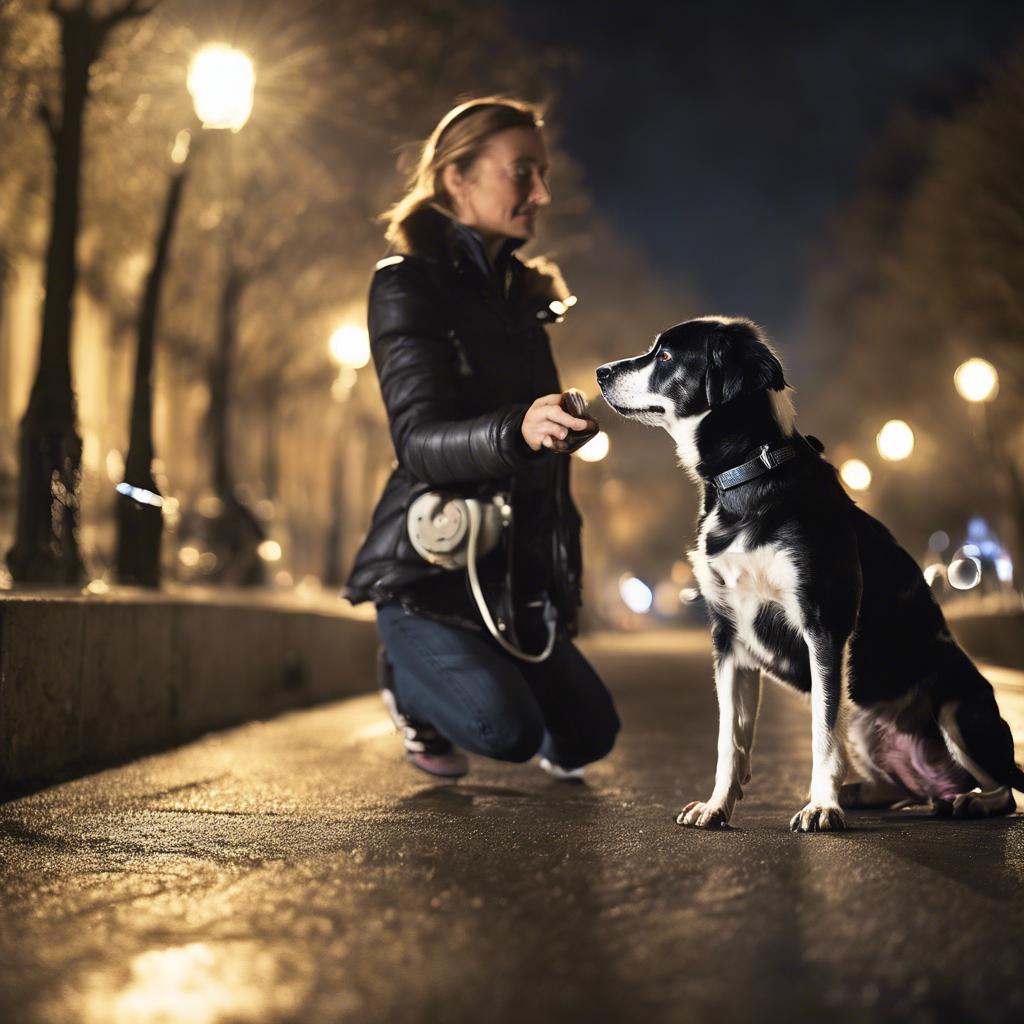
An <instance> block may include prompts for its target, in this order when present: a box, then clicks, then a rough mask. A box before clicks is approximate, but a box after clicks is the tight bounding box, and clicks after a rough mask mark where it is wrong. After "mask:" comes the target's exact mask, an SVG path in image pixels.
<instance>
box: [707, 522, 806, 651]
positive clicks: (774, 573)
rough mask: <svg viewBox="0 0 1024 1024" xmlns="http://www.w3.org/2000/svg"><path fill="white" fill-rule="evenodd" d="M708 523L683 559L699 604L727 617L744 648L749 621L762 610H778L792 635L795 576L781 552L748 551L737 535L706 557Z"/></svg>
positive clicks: (796, 624)
mask: <svg viewBox="0 0 1024 1024" xmlns="http://www.w3.org/2000/svg"><path fill="white" fill-rule="evenodd" d="M714 519H715V517H714V515H713V514H712V515H711V516H709V517H708V520H707V521H706V522H705V524H704V528H703V529H702V530H701V534H700V537H699V538H698V547H697V549H696V550H694V551H691V552H690V553H689V557H690V563H691V564H692V565H693V573H694V576H695V577H696V578H697V582H698V584H699V585H700V591H701V593H702V594H703V595H704V599H705V600H706V601H707V602H708V603H709V604H711V605H713V606H714V607H715V608H716V609H718V610H719V611H721V612H723V613H724V614H726V615H728V617H729V618H730V619H732V621H733V622H734V623H735V625H736V628H737V632H738V633H739V636H740V638H741V639H743V640H744V642H749V641H750V638H752V637H753V635H754V620H755V619H756V618H757V614H758V611H759V610H760V608H761V607H762V606H763V605H765V604H776V605H779V606H780V607H781V608H782V610H783V612H784V613H785V615H786V618H787V619H789V621H790V623H791V624H792V625H793V627H794V628H795V629H799V628H800V610H799V605H798V602H797V593H796V591H797V575H796V569H795V566H794V564H793V561H792V558H791V557H790V555H789V552H787V551H786V550H785V549H784V548H778V547H772V546H769V545H763V546H761V547H757V548H753V549H748V548H747V547H746V546H745V544H744V541H743V534H740V535H739V536H737V537H736V539H735V540H734V541H733V542H732V543H731V544H730V545H729V547H727V548H726V549H725V550H724V551H720V552H719V553H718V554H715V555H708V554H707V535H708V533H709V532H710V530H712V529H713V528H714V525H715V523H714Z"/></svg>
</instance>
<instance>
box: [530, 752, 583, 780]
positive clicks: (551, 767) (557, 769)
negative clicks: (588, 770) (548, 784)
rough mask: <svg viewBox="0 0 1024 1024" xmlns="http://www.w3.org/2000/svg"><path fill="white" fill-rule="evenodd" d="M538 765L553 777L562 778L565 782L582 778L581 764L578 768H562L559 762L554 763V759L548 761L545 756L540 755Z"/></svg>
mask: <svg viewBox="0 0 1024 1024" xmlns="http://www.w3.org/2000/svg"><path fill="white" fill-rule="evenodd" d="M540 767H541V769H542V770H543V771H546V772H547V773H548V775H550V776H551V777H552V778H554V779H562V780H563V781H566V782H571V781H574V780H576V781H580V780H582V779H583V766H582V765H580V767H579V768H563V767H562V766H561V765H560V764H555V762H554V761H549V760H548V759H547V758H546V757H542V758H541V759H540Z"/></svg>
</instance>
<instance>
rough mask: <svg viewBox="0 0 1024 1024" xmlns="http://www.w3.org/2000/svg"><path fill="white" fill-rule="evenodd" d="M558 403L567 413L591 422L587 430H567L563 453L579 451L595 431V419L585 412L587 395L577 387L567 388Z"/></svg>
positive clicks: (596, 427) (568, 453)
mask: <svg viewBox="0 0 1024 1024" xmlns="http://www.w3.org/2000/svg"><path fill="white" fill-rule="evenodd" d="M560 405H561V407H562V410H563V411H564V412H567V413H569V415H570V416H576V417H578V418H579V419H581V420H589V421H590V422H591V423H592V424H593V427H591V428H590V429H589V430H570V431H569V436H568V437H566V439H565V444H566V446H567V447H566V448H565V454H567V455H571V454H572V453H573V452H575V451H579V449H580V448H582V447H583V446H584V445H585V444H586V443H587V442H588V441H589V440H590V439H591V438H592V437H593V436H594V435H595V434H596V433H597V430H598V426H597V420H595V419H594V418H593V417H592V416H590V415H589V414H588V413H587V396H586V395H585V394H583V392H582V391H580V389H579V388H569V390H568V391H565V392H563V393H562V401H561V403H560Z"/></svg>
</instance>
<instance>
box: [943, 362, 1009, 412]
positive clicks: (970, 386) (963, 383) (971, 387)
mask: <svg viewBox="0 0 1024 1024" xmlns="http://www.w3.org/2000/svg"><path fill="white" fill-rule="evenodd" d="M953 384H954V386H955V387H956V390H957V392H958V393H959V395H960V397H961V398H962V399H964V400H965V401H967V402H972V403H973V402H991V401H992V399H993V398H995V397H996V395H997V394H998V393H999V374H998V373H997V372H996V368H995V367H994V366H993V365H992V364H991V363H990V362H989V361H988V360H987V359H968V360H967V361H966V362H965V363H961V364H960V365H959V366H958V367H957V368H956V372H955V373H954V374H953Z"/></svg>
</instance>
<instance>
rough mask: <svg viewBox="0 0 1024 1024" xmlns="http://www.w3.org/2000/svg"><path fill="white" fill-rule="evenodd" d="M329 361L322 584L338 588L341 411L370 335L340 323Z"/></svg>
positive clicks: (341, 531) (363, 360)
mask: <svg viewBox="0 0 1024 1024" xmlns="http://www.w3.org/2000/svg"><path fill="white" fill-rule="evenodd" d="M327 348H328V352H329V354H330V358H331V362H332V363H333V364H334V365H335V366H336V367H337V368H338V375H337V377H335V379H334V383H333V384H332V385H331V398H332V399H333V400H334V416H333V420H334V430H333V434H334V445H333V451H332V454H331V518H330V522H329V523H328V526H327V538H326V542H325V552H324V585H325V586H328V587H338V586H341V584H342V582H343V580H342V572H343V570H344V566H343V565H342V556H343V555H344V551H343V550H342V540H343V537H344V533H345V481H344V469H345V462H344V457H343V454H342V453H343V449H344V443H345V442H344V434H345V432H344V429H343V427H344V419H345V416H344V414H345V408H346V406H347V405H348V401H349V398H350V397H351V395H352V389H353V388H354V387H355V384H356V380H357V379H358V371H359V370H361V369H362V368H363V367H364V366H366V364H367V363H368V362H369V361H370V336H369V335H368V334H367V332H366V328H365V327H361V326H360V325H358V324H352V323H347V324H342V325H341V326H340V327H339V328H337V330H335V331H334V333H333V334H332V335H331V337H330V340H329V342H328V344H327Z"/></svg>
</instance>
